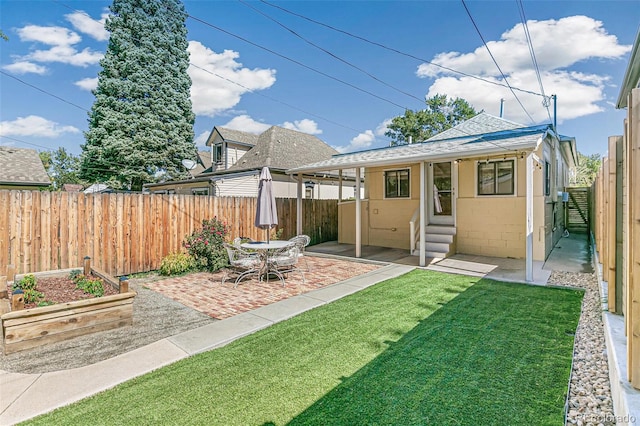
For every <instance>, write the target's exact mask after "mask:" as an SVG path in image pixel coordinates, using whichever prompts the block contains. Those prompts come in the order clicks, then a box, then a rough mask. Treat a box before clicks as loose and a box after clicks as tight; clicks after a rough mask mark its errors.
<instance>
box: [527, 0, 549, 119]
mask: <svg viewBox="0 0 640 426" xmlns="http://www.w3.org/2000/svg"><path fill="white" fill-rule="evenodd" d="M518 8H519V10H520V20H521V21H522V28H523V29H524V35H525V38H526V39H527V46H529V54H530V55H531V62H533V68H534V69H535V71H536V77H537V78H538V85H540V92H542V96H543V99H542V106H544V107H545V109H546V110H547V116H548V117H549V121H551V122H553V119H552V118H551V112H550V111H549V98H548V97H547V96H546V95H545V93H544V86H543V85H542V77H541V75H540V67H538V60H537V58H536V52H535V50H534V49H533V42H532V40H531V34H530V33H529V24H528V23H527V17H526V16H525V14H524V6H523V4H522V0H518Z"/></svg>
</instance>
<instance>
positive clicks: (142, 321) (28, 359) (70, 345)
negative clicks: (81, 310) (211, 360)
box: [0, 274, 217, 373]
mask: <svg viewBox="0 0 640 426" xmlns="http://www.w3.org/2000/svg"><path fill="white" fill-rule="evenodd" d="M164 278H165V277H159V276H157V275H153V274H152V275H148V276H147V277H144V278H132V279H129V288H130V289H131V290H133V291H135V292H137V293H138V294H137V295H136V297H135V298H134V301H133V325H131V326H126V327H121V328H117V329H114V330H107V331H101V332H97V333H92V334H89V335H86V336H80V337H76V338H73V339H70V340H65V341H62V342H58V343H53V344H49V345H45V346H41V347H37V348H33V349H29V350H26V351H21V352H15V353H12V354H9V355H2V354H0V370H4V371H9V372H13V373H46V372H50V371H58V370H67V369H70V368H76V367H83V366H85V365H90V364H94V363H96V362H99V361H103V360H105V359H109V358H113V357H114V356H116V355H120V354H123V353H125V352H129V351H132V350H134V349H137V348H140V347H142V346H145V345H148V344H150V343H153V342H157V341H158V340H162V339H164V338H166V337H170V336H173V335H175V334H178V333H181V332H183V331H187V330H191V329H194V328H198V327H200V326H203V325H206V324H210V323H211V322H214V321H217V320H215V319H213V318H211V317H210V316H208V315H206V314H203V313H201V312H198V311H196V310H194V309H191V308H188V307H186V306H184V305H182V304H181V303H178V302H176V301H174V300H172V299H170V298H168V297H165V296H163V295H162V294H160V293H156V292H155V291H153V290H150V289H148V288H146V287H145V286H144V284H145V283H147V282H151V281H156V280H159V279H164Z"/></svg>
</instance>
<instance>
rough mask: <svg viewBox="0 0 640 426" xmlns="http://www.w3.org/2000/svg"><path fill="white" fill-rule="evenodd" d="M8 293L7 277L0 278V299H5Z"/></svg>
mask: <svg viewBox="0 0 640 426" xmlns="http://www.w3.org/2000/svg"><path fill="white" fill-rule="evenodd" d="M8 297H9V293H8V291H7V277H4V276H2V277H0V299H7V298H8Z"/></svg>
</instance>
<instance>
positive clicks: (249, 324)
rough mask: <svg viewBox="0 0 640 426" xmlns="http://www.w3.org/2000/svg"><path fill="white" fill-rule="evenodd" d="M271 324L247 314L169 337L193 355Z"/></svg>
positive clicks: (249, 313)
mask: <svg viewBox="0 0 640 426" xmlns="http://www.w3.org/2000/svg"><path fill="white" fill-rule="evenodd" d="M271 324H273V321H269V320H267V319H264V318H261V317H258V316H256V315H253V314H252V313H251V312H245V313H242V314H239V315H236V316H234V317H231V318H227V319H224V320H222V321H216V322H214V323H211V324H207V325H205V326H202V327H199V328H196V329H193V330H189V331H187V332H184V333H181V334H178V335H176V336H172V337H169V338H168V340H169V341H170V342H172V343H173V344H175V345H176V346H178V347H179V348H181V349H182V350H184V351H185V352H187V353H189V354H191V355H193V354H197V353H200V352H205V351H208V350H210V349H214V348H218V347H220V346H224V345H226V344H227V343H229V342H232V341H233V340H235V339H238V338H240V337H243V336H247V335H249V334H251V333H255V332H256V331H258V330H261V329H263V328H266V327H268V326H270V325H271Z"/></svg>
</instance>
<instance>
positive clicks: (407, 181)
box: [287, 113, 577, 279]
mask: <svg viewBox="0 0 640 426" xmlns="http://www.w3.org/2000/svg"><path fill="white" fill-rule="evenodd" d="M576 162H577V151H576V146H575V139H573V138H569V137H563V136H560V137H557V136H556V134H555V133H554V131H553V128H552V126H551V125H540V126H532V127H525V126H523V125H521V124H518V123H514V122H511V121H508V120H504V119H502V118H498V117H494V116H491V115H489V114H486V113H481V114H478V115H477V116H475V117H473V118H471V119H469V120H467V121H465V122H464V123H461V124H459V125H458V126H455V127H453V128H451V129H449V130H446V131H444V132H442V133H440V134H438V135H436V136H434V137H432V138H430V139H428V140H427V141H425V142H424V143H417V144H412V145H403V146H396V147H390V148H382V149H375V150H369V151H361V152H356V153H352V154H344V155H338V156H334V157H332V158H331V159H328V160H325V161H321V162H316V163H311V164H308V165H305V166H300V167H294V168H291V169H289V170H288V171H287V173H289V174H291V175H296V174H299V173H304V174H308V173H321V172H322V171H325V170H345V171H346V170H349V169H351V170H355V173H356V175H361V173H362V171H364V182H365V188H364V189H365V191H364V193H365V199H364V200H360V199H359V197H358V198H356V200H355V201H354V202H346V203H341V204H340V206H339V231H338V232H339V241H340V242H342V243H351V244H356V255H357V256H359V254H360V248H361V245H362V244H364V245H373V246H383V247H396V248H410V249H411V251H412V253H413V254H416V255H419V256H420V264H421V265H424V264H425V263H426V262H427V259H429V258H441V257H446V256H449V255H451V254H454V253H465V254H475V255H483V256H497V257H513V258H525V259H527V278H528V279H530V278H531V279H532V276H529V272H531V274H532V269H531V271H530V268H532V263H531V262H533V261H534V260H536V261H544V260H545V259H546V257H547V256H548V255H549V253H550V252H551V249H552V248H553V246H554V245H555V243H556V242H557V241H558V240H559V239H560V237H561V236H562V233H563V231H564V216H565V215H564V211H565V206H564V203H563V193H562V191H564V190H565V187H566V186H567V185H569V180H570V177H571V175H572V173H575V166H576ZM356 211H360V215H357V214H356ZM298 226H300V224H299V225H298Z"/></svg>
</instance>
